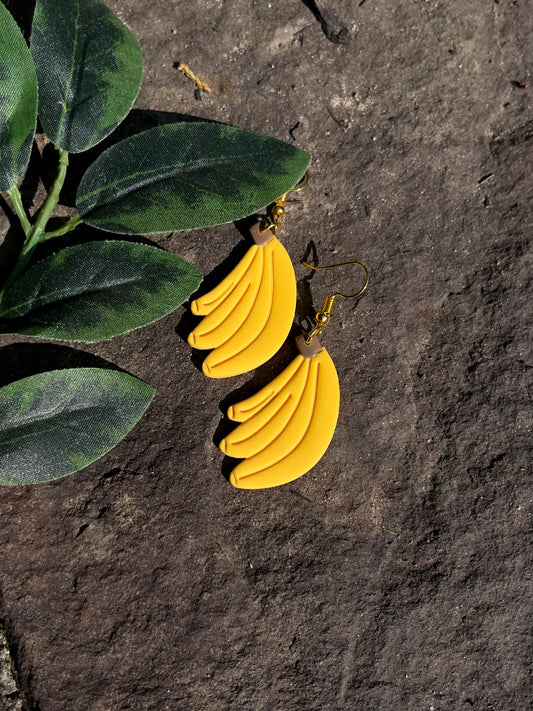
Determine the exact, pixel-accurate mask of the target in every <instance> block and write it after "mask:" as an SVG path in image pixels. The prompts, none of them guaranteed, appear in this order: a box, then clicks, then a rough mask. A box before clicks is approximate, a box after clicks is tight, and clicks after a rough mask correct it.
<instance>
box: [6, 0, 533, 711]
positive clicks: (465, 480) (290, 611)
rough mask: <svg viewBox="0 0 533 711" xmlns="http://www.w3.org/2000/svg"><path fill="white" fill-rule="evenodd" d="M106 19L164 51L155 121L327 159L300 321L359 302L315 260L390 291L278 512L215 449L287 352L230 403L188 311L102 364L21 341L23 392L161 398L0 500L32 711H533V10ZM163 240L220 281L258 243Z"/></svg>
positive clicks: (136, 8) (307, 203) (348, 321)
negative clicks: (71, 374) (39, 378)
mask: <svg viewBox="0 0 533 711" xmlns="http://www.w3.org/2000/svg"><path fill="white" fill-rule="evenodd" d="M109 6H110V7H111V8H112V9H113V10H114V11H115V12H117V13H118V14H119V16H120V17H121V18H122V19H123V20H124V21H125V22H126V23H127V24H128V26H129V27H130V28H131V29H132V30H133V31H134V32H135V33H136V34H137V35H138V36H139V38H140V41H141V44H142V48H143V53H144V57H145V80H144V85H143V89H142V90H141V94H140V96H139V99H138V101H137V105H136V107H137V109H138V110H141V112H139V111H138V112H137V113H136V114H135V117H134V118H135V121H136V122H138V123H139V124H141V125H144V124H146V125H147V126H148V125H153V123H154V122H158V121H161V120H164V119H165V118H168V116H166V114H158V113H146V112H144V113H143V112H142V110H148V109H149V110H150V111H151V112H177V113H182V114H187V115H194V116H200V117H203V118H208V119H215V120H219V121H224V122H228V123H232V124H235V125H238V126H241V127H243V128H248V129H251V130H254V131H258V132H262V133H268V134H270V135H272V136H275V137H279V138H281V139H284V140H288V141H294V142H295V143H296V144H297V145H299V146H301V147H303V148H306V149H307V150H309V151H310V152H311V153H312V154H313V163H312V165H311V172H312V179H311V182H310V184H309V186H308V187H307V188H306V190H305V192H303V193H302V194H301V196H299V197H298V199H297V200H295V201H294V202H293V203H292V204H291V205H289V206H288V211H287V217H286V221H285V225H284V229H283V230H282V231H281V232H280V238H281V240H282V241H283V243H284V244H285V246H286V247H287V249H288V251H289V253H290V254H291V256H292V258H293V261H294V263H295V268H296V276H297V279H298V281H299V297H300V298H299V303H298V307H297V322H299V321H301V319H302V318H303V317H307V316H309V315H310V314H312V313H313V311H314V309H316V308H317V307H320V306H321V305H322V302H323V298H324V296H325V295H326V294H327V293H328V290H330V289H332V288H335V289H336V288H341V289H342V288H344V289H349V288H350V287H351V286H352V285H353V279H354V274H353V273H352V272H351V271H350V270H346V271H344V272H342V273H341V272H337V273H334V272H331V273H327V274H316V275H314V276H313V277H312V279H309V278H308V277H309V275H308V271H307V270H306V269H305V268H304V267H302V266H301V265H299V261H300V259H301V258H302V257H303V255H304V253H305V252H306V247H307V246H308V244H309V242H310V241H311V240H312V241H313V242H314V244H315V246H316V249H317V252H318V256H319V258H320V260H321V261H322V262H326V261H332V260H333V259H335V260H339V261H340V260H344V259H348V258H352V257H355V258H358V259H360V260H362V261H364V262H365V264H367V265H368V267H369V268H370V270H371V283H370V286H369V289H368V292H367V294H365V296H364V297H363V298H362V299H361V301H360V302H358V303H357V304H354V303H352V302H343V303H340V304H338V305H337V306H336V310H335V311H334V314H333V318H332V321H331V323H330V324H329V326H328V327H327V330H326V331H325V332H324V335H323V337H322V341H323V342H324V344H325V345H326V346H327V348H328V351H329V352H330V354H331V356H332V358H333V360H334V362H335V363H336V365H337V368H338V372H339V379H340V383H341V397H342V403H341V412H340V417H339V423H338V427H337V431H336V434H335V437H334V440H333V442H332V444H331V446H330V448H329V450H328V452H327V453H326V455H325V456H324V458H323V459H322V460H321V462H320V463H319V464H318V465H317V466H316V467H315V468H314V469H313V470H312V471H311V472H310V473H309V474H307V475H306V476H304V477H303V478H301V479H299V480H298V481H296V482H294V483H292V484H290V485H287V486H285V487H282V488H280V489H277V490H269V491H264V492H255V493H253V492H237V491H235V490H233V489H232V488H231V487H230V486H229V484H228V483H227V481H226V479H225V478H224V476H223V472H227V471H228V462H225V461H224V459H223V456H222V455H221V454H220V452H219V451H218V450H217V448H216V447H215V445H214V441H213V440H215V441H218V439H219V438H220V437H221V436H222V434H223V433H224V432H225V431H226V429H225V428H226V426H227V423H224V421H223V415H222V410H223V409H225V407H226V406H227V405H228V404H230V403H232V402H235V401H237V400H238V399H242V396H243V395H247V394H251V393H252V392H254V391H255V390H256V389H257V388H258V387H260V386H261V385H263V384H264V383H266V382H267V381H268V380H269V379H270V378H271V377H273V375H274V374H276V373H277V372H279V370H280V369H281V368H282V367H283V366H284V365H285V364H286V363H287V361H288V360H289V359H290V357H291V355H292V353H293V352H294V350H293V346H292V345H291V344H287V345H286V346H285V347H284V348H283V349H282V350H281V352H280V353H279V354H278V355H277V356H276V357H275V358H274V359H273V361H272V362H271V363H269V364H267V365H265V366H264V367H263V368H261V369H260V370H259V371H257V372H256V373H255V374H253V375H247V376H242V377H240V378H235V379H232V380H231V381H208V380H207V379H206V378H205V377H204V376H203V375H202V373H201V371H200V370H199V369H198V364H199V362H201V358H200V359H199V358H198V357H197V356H198V354H196V355H192V356H191V351H190V348H189V347H188V345H187V344H186V342H185V340H184V338H185V336H186V334H187V332H188V329H189V328H190V327H191V325H192V323H193V319H191V317H189V316H187V315H186V314H185V311H182V312H181V313H177V314H174V315H171V316H169V317H167V318H166V319H164V320H162V321H160V322H159V323H157V324H155V325H153V326H150V327H148V328H145V329H143V330H142V331H139V332H135V333H132V334H127V335H125V336H123V337H120V338H117V339H114V340H113V341H111V342H109V343H103V344H100V345H95V346H82V347H80V349H79V351H82V352H83V354H84V355H83V356H80V355H76V354H74V355H73V354H72V353H71V349H70V348H69V347H68V346H66V345H64V344H63V345H60V346H54V345H51V344H45V343H39V342H33V343H27V344H25V345H24V346H22V345H16V344H17V343H20V339H16V338H14V337H7V336H4V337H2V338H1V340H0V346H2V347H1V348H0V356H1V357H2V365H3V372H4V374H5V375H4V379H12V378H13V377H20V376H22V375H27V374H30V373H31V372H35V370H38V369H39V368H43V367H49V366H50V365H51V364H53V363H54V362H56V361H57V358H60V359H61V360H62V362H68V363H83V364H88V363H90V362H92V361H91V358H92V357H93V356H98V357H100V358H104V359H106V360H109V361H113V362H115V363H117V364H118V365H120V367H122V368H124V369H126V370H128V371H129V372H131V373H133V374H135V375H137V376H139V377H141V378H143V379H145V380H147V381H148V382H150V383H152V384H153V385H154V386H156V388H157V396H156V399H155V401H154V404H153V406H152V407H151V409H150V411H149V412H148V414H147V415H146V416H145V418H144V419H143V420H142V421H141V422H140V424H139V425H138V426H137V428H136V429H135V430H134V432H133V433H132V434H131V436H130V437H129V438H128V439H127V440H126V441H125V442H123V443H122V444H121V445H119V446H118V447H117V448H116V449H115V450H113V451H112V452H111V453H110V454H109V455H108V456H107V457H106V458H105V459H103V460H101V461H100V462H98V463H96V464H95V465H93V466H91V467H88V468H87V469H85V470H84V471H82V472H80V473H79V474H77V475H75V476H72V477H70V478H68V479H66V480H63V481H60V482H57V483H54V484H52V485H50V486H38V487H30V488H26V489H22V488H13V489H4V490H1V491H0V510H1V512H2V526H1V527H0V590H1V593H2V598H1V610H0V615H1V616H2V617H3V618H5V619H6V620H8V621H9V626H8V628H9V630H10V636H11V638H10V645H11V647H12V649H14V650H16V665H17V668H18V672H19V677H20V681H21V685H22V687H23V689H24V691H25V693H26V694H27V697H28V699H29V700H30V701H31V708H32V709H39V711H60V710H63V709H68V710H69V711H73V710H77V709H80V710H83V711H85V710H86V709H91V711H111V710H112V711H118V710H119V709H136V710H142V711H152V710H154V711H155V710H156V709H157V711H161V710H162V709H171V710H174V709H175V710H177V711H226V710H227V709H239V710H240V709H243V710H246V711H248V710H249V711H319V710H320V711H322V710H324V709H328V710H330V709H331V710H336V709H339V710H341V709H342V710H344V709H346V710H351V709H364V710H365V711H366V710H367V709H368V710H369V711H374V710H376V711H378V710H379V711H398V710H399V709H402V710H404V709H405V710H406V711H450V710H452V709H453V710H455V709H457V710H460V711H463V710H464V711H466V710H469V709H474V710H475V711H489V710H492V709H497V710H498V711H526V710H527V709H530V708H531V705H530V703H531V702H530V699H531V652H532V644H531V642H532V638H531V601H532V600H531V597H532V596H531V498H532V497H531V482H530V452H531V440H530V437H531V433H530V427H531V400H530V397H531V353H530V338H529V334H528V327H529V324H530V315H531V311H530V303H531V291H532V290H531V250H530V246H529V234H530V232H531V225H532V218H531V214H532V213H531V199H532V193H533V187H532V185H533V184H532V180H531V166H532V160H533V155H532V146H533V141H532V136H533V115H532V111H531V95H532V94H531V92H532V88H531V60H532V47H533V13H532V7H531V3H530V2H528V1H527V0H514V1H512V0H499V2H498V1H496V0H471V2H469V3H465V2H462V1H461V0H448V1H447V2H443V1H442V0H426V1H422V0H399V1H398V2H394V3H391V2H387V1H386V0H366V1H365V2H353V0H336V2H333V0H332V2H331V5H329V6H328V8H327V9H329V10H330V11H333V12H334V13H335V14H336V16H337V18H338V20H339V22H340V26H341V27H345V28H346V32H344V34H343V35H342V37H341V38H342V39H344V40H346V41H345V42H344V43H341V44H335V43H333V42H331V41H330V40H328V38H327V37H326V35H325V34H324V31H323V27H322V26H321V24H320V22H318V20H317V18H316V16H315V14H314V12H313V11H312V3H310V2H309V3H307V2H298V1H296V0H290V1H289V0H271V2H250V1H249V0H235V1H234V2H224V1H223V0H212V1H209V2H207V1H205V0H202V1H200V0H189V1H188V2H175V3H168V2H163V0H150V2H148V0H138V1H137V0H116V1H115V0H113V2H109ZM179 61H184V62H186V63H187V64H188V65H189V66H190V67H191V68H192V69H193V70H194V71H195V72H196V73H197V74H199V75H200V76H201V77H202V78H204V79H205V80H206V81H207V82H208V83H209V84H210V86H211V88H212V93H211V94H209V95H206V94H204V95H203V99H202V101H198V100H196V99H195V98H194V86H193V85H192V84H191V83H190V82H189V81H188V80H187V79H186V78H185V77H184V76H183V75H182V74H181V73H180V72H178V71H177V69H176V68H174V63H175V62H179ZM156 241H157V243H158V244H161V245H162V246H164V247H166V248H168V249H171V250H173V251H175V252H176V253H179V254H180V255H182V256H183V257H185V258H186V259H188V260H189V261H191V262H192V263H194V264H195V265H196V266H197V267H198V268H200V269H201V270H202V271H204V272H205V273H206V274H207V275H210V274H211V272H214V274H213V275H212V278H209V277H208V279H207V283H208V284H209V285H210V284H212V283H214V281H216V279H217V278H220V276H221V274H222V273H223V271H224V268H228V267H229V266H230V265H231V264H233V263H234V261H235V258H236V257H235V254H236V252H235V251H234V250H235V249H236V248H237V246H238V245H239V244H241V245H242V238H241V237H240V235H239V233H238V231H237V230H236V229H235V227H234V226H232V225H226V226H223V227H218V228H212V229H208V230H201V231H196V232H191V233H186V234H178V235H174V236H158V237H157V238H156ZM221 265H223V267H221ZM313 304H314V306H313ZM297 331H298V329H297V328H295V334H296V333H297Z"/></svg>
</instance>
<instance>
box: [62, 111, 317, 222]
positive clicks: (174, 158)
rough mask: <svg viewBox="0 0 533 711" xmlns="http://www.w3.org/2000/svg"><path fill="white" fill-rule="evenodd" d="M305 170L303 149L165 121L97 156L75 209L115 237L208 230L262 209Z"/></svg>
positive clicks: (220, 128)
mask: <svg viewBox="0 0 533 711" xmlns="http://www.w3.org/2000/svg"><path fill="white" fill-rule="evenodd" d="M308 165H309V154H308V153H306V152H305V151H302V150H300V149H298V148H296V147H294V146H291V145H290V144H288V143H285V142H283V141H279V140H276V139H274V138H269V137H268V136H262V135H259V134H256V133H251V132H250V131H244V130H242V129H239V128H235V127H234V126H226V125H222V124H215V123H205V122H186V121H184V122H181V123H173V124H167V125H164V126H157V127H156V128H152V129H149V130H148V131H143V132H142V133H138V134H136V135H134V136H131V137H130V138H127V139H125V140H123V141H120V143H117V144H115V145H114V146H111V148H108V149H107V150H106V151H104V152H103V153H102V154H101V155H100V156H99V157H98V158H97V159H96V160H95V161H94V163H93V164H92V165H91V166H90V167H89V168H88V170H87V172H86V173H85V175H84V176H83V179H82V181H81V183H80V185H79V188H78V193H77V197H76V206H77V208H78V212H79V213H80V215H81V216H82V218H83V221H84V222H86V223H87V224H89V225H93V226H94V227H99V228H100V229H103V230H108V231H110V232H118V233H122V234H148V233H154V232H167V231H169V230H189V229H193V228H198V227H207V226H209V225H217V224H221V223H224V222H233V221H234V220H239V219H241V218H242V217H246V216H247V215H250V214H251V213H253V212H256V211H257V210H260V209H261V208H263V207H265V206H266V205H269V204H270V203H272V202H273V201H274V200H276V198H278V197H279V196H280V195H282V194H283V193H285V192H287V191H288V190H290V189H291V188H292V187H293V186H294V185H295V184H296V183H297V182H298V181H299V180H300V179H301V177H302V176H303V174H304V173H305V170H306V168H307V166H308Z"/></svg>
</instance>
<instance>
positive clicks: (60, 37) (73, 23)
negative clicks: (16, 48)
mask: <svg viewBox="0 0 533 711" xmlns="http://www.w3.org/2000/svg"><path fill="white" fill-rule="evenodd" d="M30 47H31V53H32V55H33V59H34V61H35V66H36V68H37V79H38V82H39V119H40V121H41V124H42V127H43V129H44V132H45V133H46V134H47V136H48V137H49V138H50V140H51V141H53V143H54V144H55V145H56V146H59V147H60V148H63V150H65V151H68V152H69V153H79V152H80V151H86V150H88V149H89V148H91V147H92V146H94V145H96V144H97V143H99V142H100V141H101V140H102V139H103V138H105V137H106V136H107V135H109V134H110V133H111V131H112V130H113V129H114V128H116V126H118V124H119V123H120V122H121V121H122V120H123V119H124V118H125V116H126V115H127V113H128V112H129V110H130V109H131V107H132V106H133V102H134V101H135V99H136V98H137V94H138V93H139V88H140V86H141V79H142V71H143V62H142V54H141V49H140V47H139V43H138V42H137V39H136V38H135V36H134V35H133V34H132V33H131V32H130V30H128V29H127V27H125V26H124V25H123V24H122V22H121V21H120V20H119V19H118V17H116V16H115V15H114V14H113V13H112V12H111V11H110V10H108V9H107V7H106V6H105V5H104V3H103V2H101V0H37V3H36V5H35V13H34V16H33V25H32V32H31V40H30Z"/></svg>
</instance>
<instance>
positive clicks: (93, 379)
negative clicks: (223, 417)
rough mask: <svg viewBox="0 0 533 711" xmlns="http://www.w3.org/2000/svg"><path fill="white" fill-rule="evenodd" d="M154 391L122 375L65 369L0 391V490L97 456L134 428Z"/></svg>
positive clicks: (59, 473) (68, 470) (47, 478)
mask: <svg viewBox="0 0 533 711" xmlns="http://www.w3.org/2000/svg"><path fill="white" fill-rule="evenodd" d="M154 392H155V391H154V389H153V388H152V387H151V386H150V385H148V384H146V383H144V382H143V381H142V380H139V379H138V378H134V377H133V376H132V375H129V374H128V373H121V372H117V371H115V370H106V369H103V368H69V369H66V370H54V371H51V372H47V373H39V374H38V375H32V376H30V377H28V378H23V379H22V380H17V381H16V382H14V383H11V384H10V385H6V386H5V387H3V388H2V389H0V485H4V486H5V485H15V484H38V483H40V482H46V481H51V480H52V479H59V478H61V477H64V476H67V475H68V474H72V473H73V472H76V471H78V470H79V469H82V468H83V467H86V466H87V465H88V464H91V462H94V461H95V460H97V459H99V458H100V457H102V456H103V455H104V454H105V453H106V452H108V451H109V450H110V449H111V448H112V447H114V446H115V445H116V444H118V443H119V442H120V441H121V440H122V439H124V437H125V436H126V435H127V434H128V432H129V431H130V430H131V429H132V428H133V427H134V426H135V425H136V424H137V422H138V421H139V420H140V418H141V417H142V415H143V414H144V412H145V411H146V409H147V407H148V405H149V404H150V402H151V401H152V398H153V396H154Z"/></svg>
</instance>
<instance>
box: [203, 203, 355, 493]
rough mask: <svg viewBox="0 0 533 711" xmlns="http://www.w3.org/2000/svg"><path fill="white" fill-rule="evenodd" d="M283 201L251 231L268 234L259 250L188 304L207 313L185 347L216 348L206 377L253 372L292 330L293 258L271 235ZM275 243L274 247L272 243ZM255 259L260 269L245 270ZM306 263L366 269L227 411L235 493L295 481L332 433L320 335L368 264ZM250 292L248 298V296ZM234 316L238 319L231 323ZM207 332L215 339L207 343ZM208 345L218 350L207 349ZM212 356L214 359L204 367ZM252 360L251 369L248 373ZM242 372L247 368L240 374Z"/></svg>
mask: <svg viewBox="0 0 533 711" xmlns="http://www.w3.org/2000/svg"><path fill="white" fill-rule="evenodd" d="M286 198H287V194H286V195H284V196H282V198H280V200H279V201H277V202H276V203H275V205H274V208H273V210H272V213H273V221H272V223H271V224H270V226H269V227H268V228H266V229H265V226H264V225H263V226H262V227H261V226H259V225H258V226H257V227H256V226H254V227H256V229H255V232H256V234H259V235H260V234H265V232H267V230H270V231H271V233H272V234H273V238H269V239H268V241H267V242H266V244H264V245H258V243H257V241H256V244H255V245H254V246H253V247H251V248H250V249H249V250H248V252H247V253H246V255H245V256H244V257H243V259H242V260H241V262H240V263H239V264H238V265H237V267H236V268H235V269H234V270H233V271H232V272H231V273H230V274H229V275H228V277H226V279H224V280H223V281H222V282H221V284H219V285H218V286H217V287H215V289H213V291H211V292H209V293H208V294H206V295H205V296H203V297H200V299H197V300H196V301H195V302H193V304H192V311H193V313H196V314H199V315H204V314H205V317H204V319H203V320H202V322H201V323H200V324H199V325H198V326H197V327H196V329H194V331H193V332H192V333H191V335H190V336H189V343H190V344H191V345H193V346H195V347H197V348H198V347H204V348H213V351H212V352H211V353H210V354H209V356H208V357H207V358H206V360H205V361H204V366H203V371H204V373H206V375H210V376H211V377H224V375H222V374H221V373H228V371H232V372H230V373H229V374H231V375H236V374H239V373H240V372H247V370H252V369H253V368H255V367H257V366H258V365H261V364H262V363H264V362H266V361H267V360H269V359H270V358H271V357H272V356H273V355H274V353H276V352H277V350H278V349H279V347H280V346H281V344H282V343H283V341H284V340H285V338H286V337H287V335H288V333H289V330H290V327H291V325H292V321H293V317H294V310H295V302H296V279H295V277H294V270H293V269H292V264H291V263H290V258H289V256H288V254H287V252H286V251H285V249H284V248H283V247H282V245H281V243H280V242H279V241H278V240H277V239H276V237H275V234H276V231H277V229H278V228H279V220H280V218H281V216H282V214H283V213H284V204H285V200H286ZM280 201H282V202H280ZM276 207H277V208H278V209H277V210H275V208H276ZM279 208H282V210H280V209H279ZM276 220H277V221H276ZM254 227H253V228H252V236H253V235H254ZM272 227H274V229H273V230H272ZM254 239H255V238H254ZM273 240H275V242H274V244H271V243H272V242H273ZM269 245H270V249H269V250H268V252H266V247H268V246H269ZM278 245H279V246H278ZM260 248H263V249H265V254H268V256H266V257H265V254H263V255H262V256H261V257H258V255H257V253H258V251H259V249H260ZM250 253H251V254H250ZM285 255H286V257H285ZM265 259H266V260H267V261H269V260H270V264H271V266H270V267H268V266H267V267H266V268H265V267H264V262H265ZM255 260H257V261H258V262H259V265H260V267H261V268H259V267H256V271H250V267H251V265H252V264H253V262H254V261H255ZM287 260H288V263H289V266H290V269H289V268H288V266H287ZM303 264H304V266H306V267H309V268H310V269H313V270H317V271H318V270H323V269H331V268H335V267H342V266H347V265H357V266H359V267H361V269H362V270H363V272H364V277H365V281H364V284H363V286H362V288H361V289H359V291H358V292H356V293H354V294H350V295H347V294H341V293H335V294H333V295H331V296H328V297H327V298H326V300H325V302H324V306H323V308H322V310H321V311H319V312H318V313H317V314H316V316H315V325H314V327H313V328H312V329H311V330H310V331H309V332H307V333H304V334H302V335H300V336H298V337H297V338H296V344H297V347H298V351H299V355H297V356H296V357H295V358H294V359H293V361H292V362H291V363H290V364H289V365H288V366H287V367H286V368H285V370H283V371H282V372H281V373H280V374H279V375H278V376H277V377H276V378H274V380H273V381H272V382H271V383H269V384H268V385H266V386H265V387H264V388H262V389H261V390H259V392H258V393H256V394H255V395H253V396H252V397H250V398H247V399H246V400H243V401H242V402H239V403H237V404H235V405H232V406H231V407H230V408H229V410H228V417H229V419H231V420H234V421H236V422H238V423H239V425H238V426H237V427H236V428H235V429H234V430H233V431H232V432H231V433H230V434H229V435H227V436H226V437H225V438H224V439H223V440H222V441H221V442H220V444H219V448H220V449H221V450H222V452H224V453H225V454H227V455H228V456H231V457H235V458H238V459H243V460H244V461H242V462H241V463H240V464H238V465H237V466H236V467H235V468H234V469H233V471H232V473H231V475H230V482H231V484H232V485H233V486H235V487H237V488H241V489H263V488H270V487H274V486H279V485H281V484H286V483H288V482H290V481H293V480H294V479H297V478H298V477H300V476H302V475H303V474H305V473H306V472H308V471H309V470H310V469H311V468H312V467H313V466H314V465H315V464H316V463H317V462H318V461H319V460H320V459H321V458H322V456H323V455H324V453H325V452H326V450H327V448H328V446H329V444H330V442H331V439H332V437H333V434H334V432H335V428H336V424H337V419H338V413H339V403H340V389H339V380H338V376H337V371H336V368H335V365H334V363H333V361H332V359H331V357H330V355H329V354H328V352H327V351H326V349H325V348H324V347H323V346H322V345H321V343H320V341H319V337H320V336H321V334H322V331H323V329H324V327H325V326H326V324H327V323H329V321H330V318H331V312H332V309H333V305H334V303H335V299H336V298H337V297H340V298H343V299H352V298H358V297H359V296H361V295H362V294H363V292H364V291H365V290H366V288H367V286H368V280H369V273H368V269H367V268H366V267H365V265H364V264H362V263H361V262H357V261H351V262H342V263H340V264H331V265H327V266H313V265H311V264H308V263H307V262H303ZM256 272H257V274H259V278H260V279H261V278H262V279H265V274H266V282H267V283H266V286H265V285H263V284H261V283H260V284H257V283H252V282H253V280H254V279H257V276H255V275H256ZM262 290H265V291H267V292H268V294H269V298H268V299H266V309H265V305H264V304H263V302H259V303H258V299H257V296H256V293H257V292H261V291H262ZM250 294H253V297H252V298H250ZM232 295H233V296H232ZM242 301H246V302H247V306H246V308H242V307H241V304H242ZM210 307H211V308H210ZM291 307H292V308H291ZM240 309H242V310H241V311H240ZM236 312H237V314H238V315H237V317H236V318H233V315H234V314H235V313H236ZM243 313H244V314H245V318H244V322H243V321H242V319H243ZM287 313H288V314H289V316H290V318H287ZM211 316H213V318H212V319H211V322H209V321H208V319H209V318H210V317H211ZM236 322H241V328H239V325H237V326H236V325H235V323H236ZM228 323H229V326H228V328H227V329H226V326H227V325H228ZM245 327H246V329H250V330H249V332H248V333H244V332H243V330H242V329H244V328H245ZM212 334H215V338H214V339H213V338H211V339H209V336H211V335H212ZM251 334H257V335H251ZM281 334H283V336H282V337H281ZM254 339H257V340H254ZM198 343H200V344H201V345H200V346H199V345H198ZM206 343H210V344H213V343H216V345H204V344H206ZM228 344H229V345H228ZM257 344H259V345H257ZM261 352H262V353H263V357H262V358H261V356H260V354H261ZM265 354H266V357H265ZM210 358H211V362H208V363H207V365H206V362H207V361H209V359H210ZM252 362H253V363H255V365H253V366H252V367H251V368H246V365H247V364H250V363H252ZM243 367H244V368H246V369H245V370H240V369H241V368H243ZM235 371H237V372H235Z"/></svg>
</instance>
